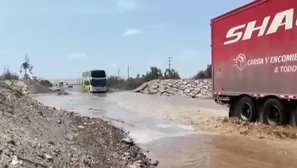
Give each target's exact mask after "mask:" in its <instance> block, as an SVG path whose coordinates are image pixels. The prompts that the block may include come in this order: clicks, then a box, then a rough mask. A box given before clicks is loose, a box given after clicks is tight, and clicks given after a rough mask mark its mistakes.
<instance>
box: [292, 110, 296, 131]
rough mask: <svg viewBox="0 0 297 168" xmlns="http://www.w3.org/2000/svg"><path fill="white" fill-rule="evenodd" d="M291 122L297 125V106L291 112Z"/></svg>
mask: <svg viewBox="0 0 297 168" xmlns="http://www.w3.org/2000/svg"><path fill="white" fill-rule="evenodd" d="M291 124H292V126H294V127H297V108H295V109H294V110H293V111H292V113H291Z"/></svg>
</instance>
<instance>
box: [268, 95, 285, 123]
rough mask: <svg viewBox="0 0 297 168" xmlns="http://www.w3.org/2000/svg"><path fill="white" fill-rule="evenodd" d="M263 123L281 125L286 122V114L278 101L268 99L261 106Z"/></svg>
mask: <svg viewBox="0 0 297 168" xmlns="http://www.w3.org/2000/svg"><path fill="white" fill-rule="evenodd" d="M262 115H263V116H262V117H263V120H262V121H263V123H265V124H270V125H283V124H286V121H287V112H286V111H285V108H284V106H283V104H282V103H281V101H280V100H278V99H274V98H273V99H268V100H267V101H266V102H265V103H264V106H263V113H262Z"/></svg>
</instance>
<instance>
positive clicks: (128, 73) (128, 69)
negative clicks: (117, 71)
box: [127, 64, 130, 79]
mask: <svg viewBox="0 0 297 168" xmlns="http://www.w3.org/2000/svg"><path fill="white" fill-rule="evenodd" d="M127 77H128V79H129V78H130V67H129V64H128V67H127Z"/></svg>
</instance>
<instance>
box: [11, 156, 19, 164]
mask: <svg viewBox="0 0 297 168" xmlns="http://www.w3.org/2000/svg"><path fill="white" fill-rule="evenodd" d="M10 164H11V165H17V164H22V161H21V160H19V159H18V157H16V156H12V160H11V163H10Z"/></svg>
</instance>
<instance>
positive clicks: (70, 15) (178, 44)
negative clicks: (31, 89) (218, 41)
mask: <svg viewBox="0 0 297 168" xmlns="http://www.w3.org/2000/svg"><path fill="white" fill-rule="evenodd" d="M250 1H251V0H224V1H220V0H208V1H201V0H26V1H24V0H5V1H0V21H1V26H0V70H2V69H3V68H5V67H6V68H9V69H11V70H12V71H14V72H19V69H20V64H21V63H22V62H23V60H24V56H25V54H27V55H28V56H29V58H30V62H31V64H32V65H33V66H34V68H33V73H34V74H35V75H36V76H40V77H43V78H51V79H52V78H77V77H80V76H81V74H82V72H84V71H87V70H91V69H104V70H106V71H107V74H108V75H117V73H118V69H119V70H120V76H126V75H127V67H128V65H129V70H130V76H136V75H137V74H143V73H145V72H147V71H148V70H149V67H150V66H157V67H158V68H161V69H162V70H164V69H165V68H167V67H168V57H172V61H171V64H172V68H174V69H176V70H178V71H179V73H180V75H181V76H182V77H190V76H193V75H195V74H196V73H197V72H198V71H199V70H202V69H204V68H205V67H206V65H207V64H209V63H210V60H211V59H210V58H211V57H210V19H212V18H214V17H216V16H218V15H221V14H223V13H225V12H228V11H229V10H232V9H234V8H236V7H239V6H241V5H244V4H246V3H248V2H250ZM1 68H2V69H1Z"/></svg>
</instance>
